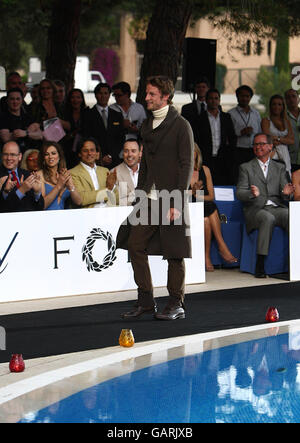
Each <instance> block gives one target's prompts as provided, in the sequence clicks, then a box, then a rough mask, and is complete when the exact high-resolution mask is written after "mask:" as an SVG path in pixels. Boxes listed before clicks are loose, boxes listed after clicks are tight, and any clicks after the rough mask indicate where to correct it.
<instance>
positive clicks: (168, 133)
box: [117, 76, 194, 320]
mask: <svg viewBox="0 0 300 443" xmlns="http://www.w3.org/2000/svg"><path fill="white" fill-rule="evenodd" d="M173 95H174V86H173V83H172V81H171V80H169V79H168V78H167V77H164V76H155V77H151V78H149V79H148V80H147V87H146V104H147V109H148V111H151V116H150V117H149V118H148V119H147V120H146V121H145V122H144V124H143V126H142V128H141V136H142V143H143V155H142V160H141V166H140V172H139V179H138V186H137V189H136V197H137V201H138V200H139V202H138V203H137V204H136V205H135V207H134V211H133V213H132V214H131V215H130V216H129V218H128V220H127V225H126V223H124V224H123V225H122V226H121V227H120V230H119V233H118V238H117V247H119V248H122V249H128V251H129V254H130V258H131V263H132V268H133V272H134V278H135V282H136V284H137V287H138V302H137V305H136V307H135V308H134V309H133V310H132V311H130V312H126V313H124V314H123V315H122V317H123V318H124V319H130V318H136V317H140V316H143V315H145V314H149V313H150V314H151V313H153V314H154V315H155V318H156V319H158V320H176V319H179V318H185V308H184V292H185V263H184V258H188V257H191V238H190V233H189V215H188V198H187V196H188V193H187V190H188V188H189V185H190V181H191V176H192V171H193V163H194V162H193V152H194V139H193V133H192V129H191V126H190V124H189V123H188V122H187V121H186V120H185V119H184V118H183V117H181V116H180V115H179V113H178V112H177V110H176V109H175V108H174V107H173V106H172V98H173ZM148 255H162V256H163V258H164V259H166V260H168V283H167V288H168V292H169V298H168V301H167V305H166V306H165V309H164V310H163V311H162V313H158V312H157V306H156V303H155V300H154V297H153V285H152V278H151V272H150V268H149V262H148Z"/></svg>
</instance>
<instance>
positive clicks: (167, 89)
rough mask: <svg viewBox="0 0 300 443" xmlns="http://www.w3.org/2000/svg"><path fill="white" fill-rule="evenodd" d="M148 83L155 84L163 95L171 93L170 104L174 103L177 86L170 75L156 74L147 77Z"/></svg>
mask: <svg viewBox="0 0 300 443" xmlns="http://www.w3.org/2000/svg"><path fill="white" fill-rule="evenodd" d="M146 84H147V85H152V86H155V87H156V88H157V89H158V90H159V91H160V93H161V95H169V98H168V104H169V105H171V104H172V98H173V97H174V93H175V88H174V83H173V82H172V80H171V79H170V78H169V77H167V76H165V75H154V76H152V77H148V78H147V81H146Z"/></svg>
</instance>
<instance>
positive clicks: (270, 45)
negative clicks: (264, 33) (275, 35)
mask: <svg viewBox="0 0 300 443" xmlns="http://www.w3.org/2000/svg"><path fill="white" fill-rule="evenodd" d="M268 55H269V56H271V55H272V42H271V40H269V41H268Z"/></svg>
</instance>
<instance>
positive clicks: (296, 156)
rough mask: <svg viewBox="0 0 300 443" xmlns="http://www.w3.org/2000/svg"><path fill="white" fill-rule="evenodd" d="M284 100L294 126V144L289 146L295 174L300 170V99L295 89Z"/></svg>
mask: <svg viewBox="0 0 300 443" xmlns="http://www.w3.org/2000/svg"><path fill="white" fill-rule="evenodd" d="M284 98H285V103H286V107H287V110H286V113H287V118H288V119H289V121H290V123H291V125H292V128H293V134H294V143H293V144H289V145H288V149H289V153H290V157H291V163H292V172H293V171H295V170H297V169H299V168H300V137H299V135H300V134H299V128H300V107H299V102H300V98H299V95H298V92H297V91H295V90H294V89H288V90H287V91H286V92H285V94H284Z"/></svg>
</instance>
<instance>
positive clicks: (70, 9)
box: [45, 0, 82, 91]
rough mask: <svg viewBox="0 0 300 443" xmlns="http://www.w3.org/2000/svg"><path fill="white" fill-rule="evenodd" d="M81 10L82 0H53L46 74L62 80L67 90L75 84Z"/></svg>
mask: <svg viewBox="0 0 300 443" xmlns="http://www.w3.org/2000/svg"><path fill="white" fill-rule="evenodd" d="M81 10H82V0H66V1H62V0H53V6H52V20H51V25H50V28H49V31H48V45H47V55H46V61H45V62H46V76H47V78H50V79H52V80H55V79H57V80H62V81H63V82H64V83H65V85H66V90H67V91H69V90H70V89H71V88H72V87H73V84H74V69H75V64H76V55H77V41H78V36H79V30H80V16H81Z"/></svg>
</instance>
